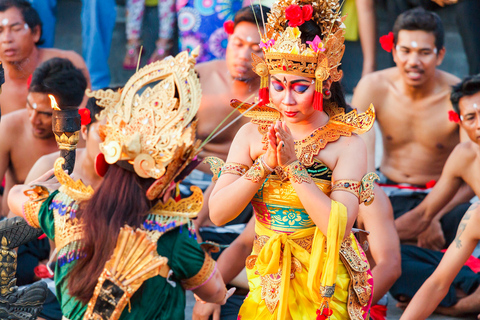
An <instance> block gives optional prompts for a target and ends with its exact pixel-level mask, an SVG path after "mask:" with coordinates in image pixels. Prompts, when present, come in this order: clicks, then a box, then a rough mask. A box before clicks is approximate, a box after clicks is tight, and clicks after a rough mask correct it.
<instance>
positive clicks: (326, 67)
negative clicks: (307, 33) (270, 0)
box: [252, 0, 345, 111]
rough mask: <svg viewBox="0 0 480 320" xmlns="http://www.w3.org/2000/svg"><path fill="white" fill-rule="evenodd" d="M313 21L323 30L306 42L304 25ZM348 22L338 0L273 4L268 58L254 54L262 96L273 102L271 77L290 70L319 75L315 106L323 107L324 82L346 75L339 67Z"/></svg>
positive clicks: (268, 27) (266, 49) (265, 40)
mask: <svg viewBox="0 0 480 320" xmlns="http://www.w3.org/2000/svg"><path fill="white" fill-rule="evenodd" d="M309 20H313V22H315V23H316V24H317V25H318V26H319V27H320V29H321V34H320V35H317V36H316V37H315V39H314V40H313V41H307V43H306V44H303V43H302V41H301V38H300V36H301V31H300V30H299V28H298V26H301V25H302V24H303V23H304V22H305V21H309ZM343 28H344V25H343V22H342V18H341V17H340V5H339V3H338V0H313V1H312V0H279V1H276V2H275V3H274V4H273V7H272V10H271V12H270V13H269V14H268V20H267V23H266V24H265V34H264V35H263V36H262V40H261V41H262V43H261V44H260V46H261V47H262V48H263V53H264V55H265V60H263V59H261V58H259V57H258V56H256V55H254V54H252V58H253V70H254V71H255V72H256V73H257V74H258V75H259V76H260V77H261V83H260V92H259V99H260V101H261V104H262V105H264V104H267V103H268V102H269V97H268V76H269V75H271V74H276V73H289V74H293V75H297V76H302V77H309V78H315V98H314V105H313V106H314V108H315V109H316V110H320V111H321V110H323V106H322V104H323V94H322V83H323V81H324V80H327V79H328V78H329V77H330V78H331V79H332V80H333V81H339V80H340V79H341V78H342V71H341V70H338V69H337V68H338V66H340V60H341V59H342V56H343V53H344V51H345V45H344V44H343V42H344V40H345V38H344V36H343V34H344V30H343Z"/></svg>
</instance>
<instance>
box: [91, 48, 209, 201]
mask: <svg viewBox="0 0 480 320" xmlns="http://www.w3.org/2000/svg"><path fill="white" fill-rule="evenodd" d="M197 53H198V51H197V50H194V52H192V57H189V55H188V53H187V52H186V51H184V52H181V53H179V54H178V55H177V56H176V57H174V58H172V57H171V58H167V59H164V60H162V61H157V62H155V63H151V64H149V65H147V66H146V67H144V68H142V69H140V70H139V71H137V72H136V73H135V74H134V75H133V76H132V77H131V78H130V80H129V81H128V82H127V84H126V85H125V87H124V89H123V90H122V91H121V92H119V93H118V94H116V93H113V92H109V91H106V92H102V91H101V90H100V91H96V92H93V93H92V92H90V93H88V95H89V96H96V97H103V99H102V100H101V101H100V103H99V105H102V106H104V107H105V110H103V111H102V113H101V114H100V117H99V118H106V119H107V123H106V125H104V126H102V127H101V132H102V135H103V136H104V137H105V139H104V142H103V143H101V144H100V150H101V151H102V153H104V154H105V159H106V161H107V162H108V163H115V162H117V161H119V160H126V161H129V162H130V163H131V164H133V166H134V169H135V172H136V173H137V174H138V175H139V176H141V177H145V178H146V177H151V178H154V179H157V180H158V179H161V178H163V177H164V176H167V175H168V176H169V177H168V179H167V178H164V179H162V181H161V182H160V183H158V184H156V185H155V188H153V189H152V190H149V198H152V197H154V196H155V197H156V196H159V195H161V194H162V191H163V189H164V188H165V187H167V186H168V185H169V183H170V181H172V180H173V179H174V178H175V176H176V175H178V174H179V173H180V171H181V169H182V168H184V167H185V166H186V165H187V164H188V163H190V161H192V159H193V158H194V157H195V156H196V155H197V154H198V152H199V143H198V141H196V139H195V125H194V124H192V120H193V119H194V117H195V114H196V112H197V110H198V107H199V105H200V99H201V88H200V81H199V79H198V76H197V74H196V72H195V70H194V68H193V66H194V64H195V57H196V55H197ZM149 84H152V86H148V85H149ZM119 95H120V96H119ZM179 150H181V152H178V151H179ZM179 159H180V160H181V161H175V160H179ZM172 165H173V167H175V168H172V170H170V171H169V170H168V169H169V167H170V166H172Z"/></svg>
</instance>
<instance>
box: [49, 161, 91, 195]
mask: <svg viewBox="0 0 480 320" xmlns="http://www.w3.org/2000/svg"><path fill="white" fill-rule="evenodd" d="M64 163H65V159H64V158H62V157H60V158H58V159H57V160H56V161H55V165H54V172H55V177H57V179H58V182H60V184H61V187H60V188H59V191H60V192H63V193H65V194H66V195H68V196H69V197H70V198H72V199H73V200H75V201H85V200H88V199H90V198H91V197H92V195H93V188H92V187H91V186H88V187H86V186H85V185H84V184H83V182H82V180H77V181H74V180H73V179H72V178H71V177H70V176H69V175H68V174H67V173H65V171H64V170H63V168H62V165H63V164H64Z"/></svg>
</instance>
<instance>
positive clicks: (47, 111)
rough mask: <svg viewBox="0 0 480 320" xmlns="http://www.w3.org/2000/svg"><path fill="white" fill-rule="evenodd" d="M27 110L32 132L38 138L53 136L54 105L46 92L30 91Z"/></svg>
mask: <svg viewBox="0 0 480 320" xmlns="http://www.w3.org/2000/svg"><path fill="white" fill-rule="evenodd" d="M27 110H28V117H29V119H30V123H31V124H32V134H33V136H34V137H35V138H38V139H49V138H51V137H53V131H52V107H51V106H50V99H49V98H48V95H47V94H46V93H40V92H30V93H29V94H28V96H27Z"/></svg>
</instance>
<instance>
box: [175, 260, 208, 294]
mask: <svg viewBox="0 0 480 320" xmlns="http://www.w3.org/2000/svg"><path fill="white" fill-rule="evenodd" d="M215 270H216V262H215V260H213V259H212V257H210V255H209V254H208V253H205V260H204V262H203V266H202V268H201V269H200V271H198V273H197V274H196V275H194V276H193V277H191V278H188V279H185V280H182V281H181V282H182V287H183V288H184V289H185V290H194V289H196V288H198V287H200V286H202V285H203V284H205V282H207V281H208V280H209V279H210V278H211V277H212V275H213V274H214V273H215Z"/></svg>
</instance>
